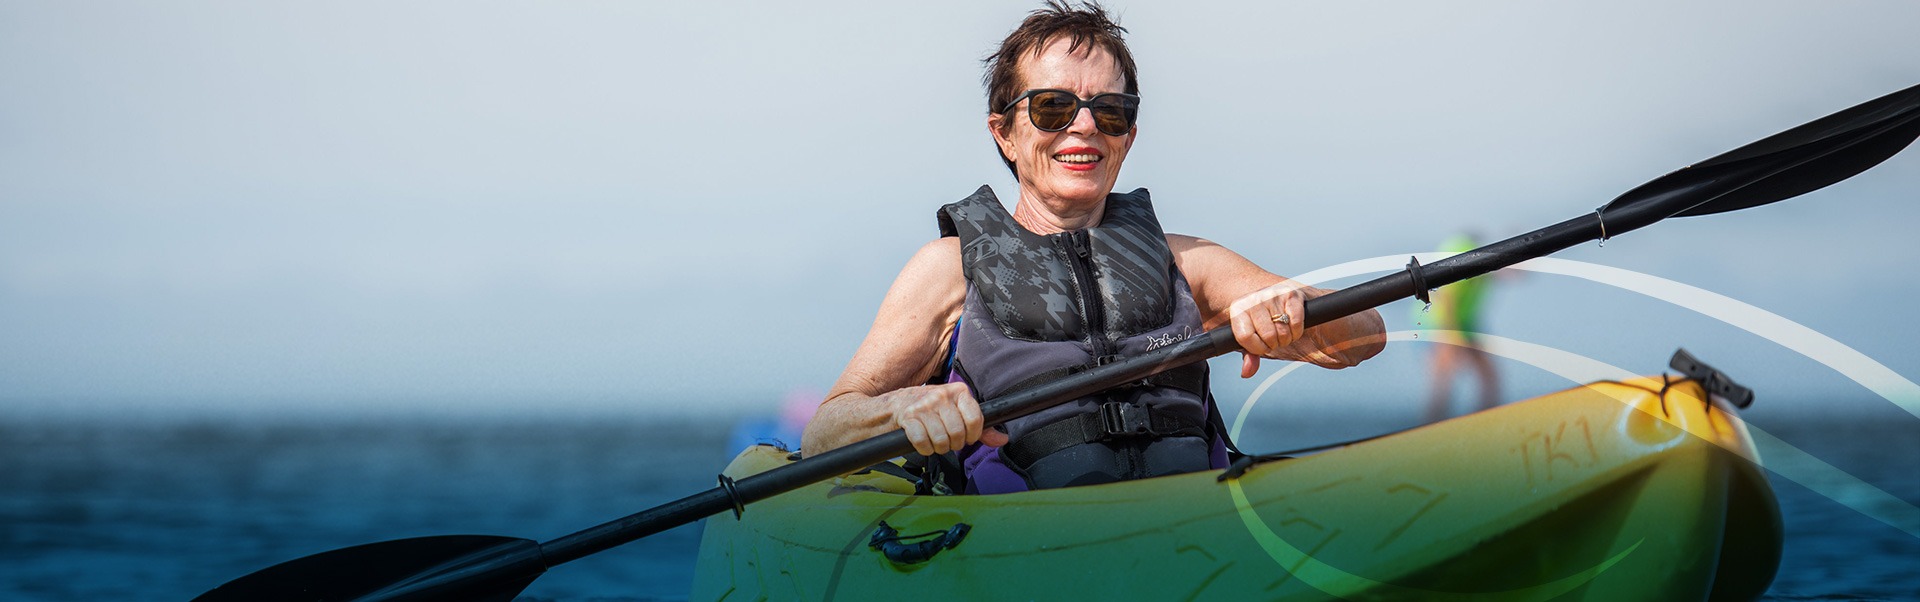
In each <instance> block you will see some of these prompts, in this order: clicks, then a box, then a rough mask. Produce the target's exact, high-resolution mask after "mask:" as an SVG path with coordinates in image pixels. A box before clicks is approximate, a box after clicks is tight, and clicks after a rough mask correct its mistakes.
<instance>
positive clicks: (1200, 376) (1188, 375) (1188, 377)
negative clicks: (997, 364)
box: [1000, 362, 1207, 396]
mask: <svg viewBox="0 0 1920 602" xmlns="http://www.w3.org/2000/svg"><path fill="white" fill-rule="evenodd" d="M1095 365H1096V366H1097V365H1099V364H1098V363H1096V364H1095ZM1093 367H1094V366H1068V367H1065V368H1055V369H1053V370H1048V371H1045V372H1041V373H1039V374H1035V375H1033V376H1029V377H1026V378H1024V379H1021V380H1020V382H1017V383H1014V384H1013V386H1011V387H1007V390H1006V392H1004V393H1000V395H1008V394H1012V393H1013V392H1015V391H1019V390H1021V389H1025V388H1028V387H1032V386H1035V385H1039V384H1040V383H1045V382H1052V381H1055V380H1059V379H1061V378H1064V377H1067V376H1071V375H1073V374H1076V373H1079V372H1085V371H1087V370H1088V369H1090V368H1093ZM1122 386H1149V387H1172V388H1175V389H1179V390H1182V391H1186V392H1188V393H1192V394H1194V395H1201V396H1204V395H1206V394H1207V367H1206V365H1205V364H1203V363H1198V362H1196V363H1192V364H1187V365H1185V366H1181V367H1178V368H1172V369H1169V370H1167V371H1165V372H1161V373H1159V374H1155V375H1153V376H1149V377H1146V378H1145V379H1142V380H1140V381H1138V382H1134V383H1131V384H1129V385H1122Z"/></svg>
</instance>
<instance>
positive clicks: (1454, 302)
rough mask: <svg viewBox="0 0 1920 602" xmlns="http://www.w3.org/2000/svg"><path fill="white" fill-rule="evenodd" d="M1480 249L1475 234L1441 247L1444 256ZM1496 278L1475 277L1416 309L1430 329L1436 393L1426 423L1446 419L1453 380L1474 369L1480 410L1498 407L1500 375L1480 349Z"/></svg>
mask: <svg viewBox="0 0 1920 602" xmlns="http://www.w3.org/2000/svg"><path fill="white" fill-rule="evenodd" d="M1479 246H1480V243H1479V241H1477V240H1474V237H1473V235H1471V234H1461V235H1458V236H1454V237H1452V238H1448V239H1447V240H1446V241H1445V242H1442V243H1440V250H1441V251H1442V252H1445V253H1462V252H1466V251H1471V250H1473V249H1475V248H1478V247H1479ZM1491 278H1492V275H1485V276H1475V277H1473V278H1468V279H1466V280H1462V281H1460V282H1455V283H1453V284H1449V285H1446V286H1443V287H1440V288H1438V289H1435V290H1434V291H1433V294H1432V296H1431V298H1432V299H1433V305H1432V306H1431V307H1420V306H1416V307H1415V308H1414V311H1415V312H1416V313H1417V315H1416V316H1415V319H1416V320H1417V321H1418V323H1423V324H1426V330H1428V331H1432V332H1431V333H1430V334H1429V335H1428V336H1430V337H1432V339H1433V342H1434V345H1433V394H1432V395H1431V397H1430V398H1429V400H1428V402H1427V421H1428V422H1437V421H1440V420H1442V419H1445V418H1446V417H1447V415H1448V412H1449V410H1451V409H1452V407H1451V406H1452V404H1453V381H1454V380H1455V379H1454V377H1455V375H1457V374H1458V373H1459V372H1460V371H1461V370H1463V369H1470V370H1472V371H1473V373H1474V376H1476V377H1478V379H1479V381H1480V409H1482V410H1485V409H1488V408H1492V407H1493V406H1496V405H1500V373H1499V371H1497V370H1495V369H1494V366H1493V356H1492V355H1490V354H1488V353H1487V352H1486V350H1484V349H1481V347H1480V346H1481V341H1480V338H1479V334H1480V332H1481V329H1482V328H1483V324H1482V323H1481V321H1480V309H1481V303H1482V301H1483V300H1485V298H1486V294H1487V283H1488V281H1489V280H1490V279H1491Z"/></svg>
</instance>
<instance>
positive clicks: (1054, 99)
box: [1027, 92, 1080, 132]
mask: <svg viewBox="0 0 1920 602" xmlns="http://www.w3.org/2000/svg"><path fill="white" fill-rule="evenodd" d="M1079 108H1080V99H1078V98H1075V97H1074V96H1073V95H1072V94H1066V93H1062V92H1041V93H1039V94H1035V95H1033V97H1032V98H1030V99H1028V100H1027V115H1028V116H1030V117H1032V118H1033V127H1037V128H1040V129H1042V130H1046V131H1049V132H1057V131H1060V130H1064V129H1066V128H1067V125H1068V124H1071V123H1073V114H1074V112H1075V110H1076V109H1079Z"/></svg>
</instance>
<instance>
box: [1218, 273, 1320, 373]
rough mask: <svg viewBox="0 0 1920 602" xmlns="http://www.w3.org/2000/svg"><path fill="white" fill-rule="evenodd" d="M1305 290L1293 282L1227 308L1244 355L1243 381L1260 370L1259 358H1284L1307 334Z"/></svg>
mask: <svg viewBox="0 0 1920 602" xmlns="http://www.w3.org/2000/svg"><path fill="white" fill-rule="evenodd" d="M1305 289H1306V287H1304V286H1301V285H1300V284H1298V283H1295V282H1293V281H1291V280H1287V281H1282V282H1280V283H1277V284H1274V285H1272V286H1269V287H1266V288H1263V289H1260V290H1257V291H1254V292H1251V293H1248V294H1246V295H1245V296H1243V297H1240V298H1239V299H1238V300H1235V301H1234V302H1233V305H1232V306H1231V307H1230V308H1229V309H1228V314H1229V316H1230V318H1229V319H1230V323H1231V324H1232V325H1233V338H1234V340H1235V341H1239V343H1240V348H1241V350H1242V351H1244V352H1245V356H1244V357H1245V359H1243V360H1242V361H1241V362H1240V378H1250V377H1252V376H1253V374H1254V373H1255V372H1257V371H1259V370H1260V358H1263V357H1264V358H1268V359H1281V358H1282V357H1284V356H1283V355H1282V353H1281V351H1282V350H1284V349H1286V348H1287V346H1289V345H1292V344H1293V343H1294V341H1298V340H1300V335H1301V334H1303V333H1305V332H1306V328H1305V327H1304V326H1303V325H1302V324H1301V321H1302V320H1304V319H1305V318H1306V315H1307V312H1306V301H1307V298H1308V295H1307V292H1306V290H1305Z"/></svg>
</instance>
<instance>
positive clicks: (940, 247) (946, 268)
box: [900, 236, 966, 284]
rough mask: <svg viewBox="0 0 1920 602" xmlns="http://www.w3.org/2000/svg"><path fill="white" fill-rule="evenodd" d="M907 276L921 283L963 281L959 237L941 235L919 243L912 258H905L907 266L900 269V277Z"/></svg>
mask: <svg viewBox="0 0 1920 602" xmlns="http://www.w3.org/2000/svg"><path fill="white" fill-rule="evenodd" d="M909 277H912V278H915V279H916V280H919V281H920V283H921V284H934V283H947V282H951V283H953V284H959V283H962V282H964V281H965V279H966V278H965V276H964V275H963V273H962V271H961V269H960V239H959V238H956V237H952V236H943V237H940V238H936V239H933V240H931V241H928V242H927V244H924V245H921V246H920V250H919V251H915V252H914V253H913V258H912V259H908V260H907V266H906V267H905V268H904V269H902V270H901V271H900V278H901V279H902V280H905V279H907V278H909Z"/></svg>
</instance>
